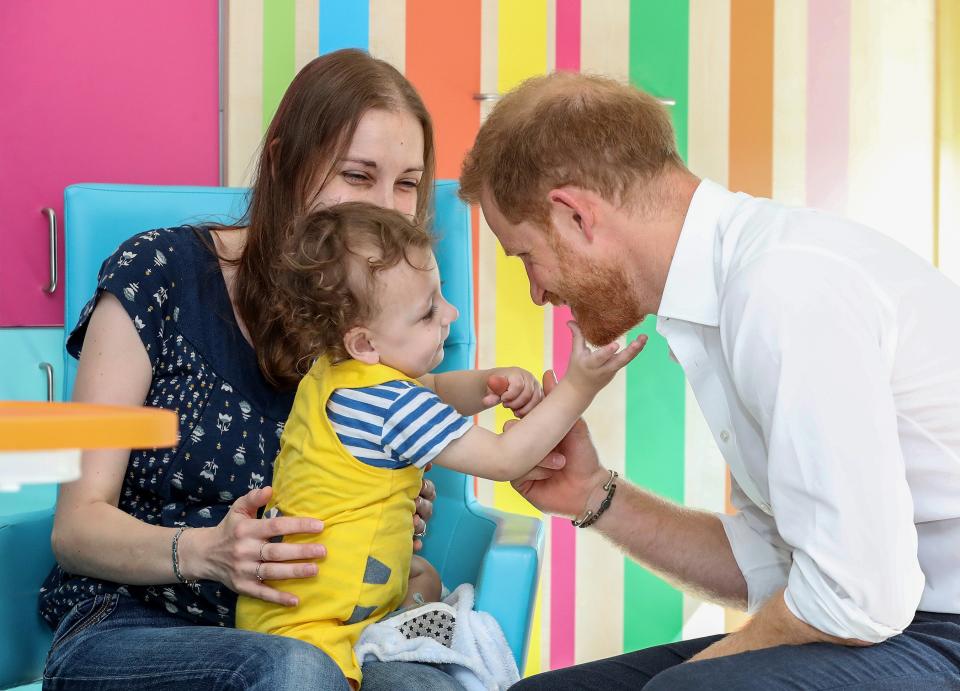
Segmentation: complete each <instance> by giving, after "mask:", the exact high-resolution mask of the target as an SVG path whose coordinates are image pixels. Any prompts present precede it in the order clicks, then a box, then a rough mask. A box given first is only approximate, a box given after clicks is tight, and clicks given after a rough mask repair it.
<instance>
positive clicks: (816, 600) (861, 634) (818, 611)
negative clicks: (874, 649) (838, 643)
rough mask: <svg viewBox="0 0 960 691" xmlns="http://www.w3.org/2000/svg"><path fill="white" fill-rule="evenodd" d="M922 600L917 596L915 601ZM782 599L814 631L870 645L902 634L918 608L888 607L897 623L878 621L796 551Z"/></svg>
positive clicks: (889, 612) (806, 557)
mask: <svg viewBox="0 0 960 691" xmlns="http://www.w3.org/2000/svg"><path fill="white" fill-rule="evenodd" d="M922 590H923V585H922V583H921V584H920V591H922ZM919 599H920V598H919V595H917V597H916V601H917V602H919ZM783 600H784V602H785V603H786V605H787V608H788V609H789V610H790V611H791V612H793V614H794V616H796V617H797V618H798V619H800V620H801V621H805V622H806V623H807V624H809V625H810V626H812V627H813V628H815V629H817V630H819V631H822V632H823V633H825V634H827V635H830V636H836V637H837V638H855V639H857V640H861V641H866V642H867V643H881V642H883V641H885V640H887V639H888V638H890V637H892V636H896V635H897V634H899V633H902V632H903V629H904V628H906V627H907V626H908V625H909V624H910V622H911V621H912V619H913V615H914V613H915V611H916V607H912V608H911V607H899V608H898V609H900V610H902V612H899V613H897V612H894V611H892V610H889V608H888V610H889V611H888V614H889V615H891V616H895V617H896V618H897V619H898V621H896V622H890V623H889V624H883V623H881V622H879V621H876V620H875V619H874V618H872V617H871V616H870V615H869V614H867V612H866V611H864V609H863V607H861V606H860V605H858V604H857V603H856V602H854V601H853V600H852V599H851V598H850V597H849V595H847V594H846V593H845V592H844V590H843V589H842V588H841V587H840V585H839V584H836V583H833V581H831V580H830V579H828V578H827V577H826V576H824V575H823V573H822V572H821V571H820V569H819V568H818V567H817V565H816V564H815V563H814V562H813V560H812V559H810V557H808V556H807V555H806V554H803V553H801V552H794V563H793V568H792V569H790V577H789V581H788V584H787V590H786V592H784V594H783ZM905 601H909V598H907V599H905ZM888 604H889V603H888Z"/></svg>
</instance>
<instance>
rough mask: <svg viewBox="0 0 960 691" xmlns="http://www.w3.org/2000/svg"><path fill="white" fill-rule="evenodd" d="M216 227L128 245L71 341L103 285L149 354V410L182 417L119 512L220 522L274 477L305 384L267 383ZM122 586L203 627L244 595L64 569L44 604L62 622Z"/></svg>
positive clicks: (125, 489) (127, 490)
mask: <svg viewBox="0 0 960 691" xmlns="http://www.w3.org/2000/svg"><path fill="white" fill-rule="evenodd" d="M210 242H211V239H210V233H209V230H208V229H206V228H193V227H189V226H183V227H180V228H167V229H162V230H151V231H149V232H146V233H142V234H140V235H137V236H135V237H133V238H131V239H129V240H127V241H126V242H124V243H123V244H122V245H121V246H120V247H119V248H118V249H117V251H116V252H115V253H114V254H113V255H112V256H111V257H109V258H108V259H107V260H106V261H105V262H104V263H103V266H102V267H101V269H100V277H99V284H98V287H97V293H96V295H94V297H93V298H92V299H91V300H90V302H89V303H87V305H86V307H84V309H83V312H82V313H81V315H80V321H79V323H78V324H77V326H76V328H75V329H74V330H73V332H72V333H71V334H70V337H69V338H68V340H67V350H68V351H69V353H70V354H71V355H72V356H74V357H79V356H80V350H81V348H82V346H83V339H84V335H85V334H86V329H87V324H88V323H89V319H90V315H91V313H92V312H93V308H94V307H95V306H96V303H97V300H98V299H99V297H100V295H101V294H102V293H104V292H109V293H112V294H113V295H115V296H116V297H117V298H118V299H119V300H120V304H122V305H123V306H124V308H125V309H126V310H127V313H128V314H129V315H130V319H131V320H132V321H133V324H134V326H135V327H136V329H137V332H138V333H139V335H140V338H141V339H142V341H143V346H144V348H145V349H146V351H147V355H148V357H149V358H150V364H151V366H152V368H153V378H152V381H151V384H150V391H149V393H148V394H147V398H146V402H145V403H146V405H150V406H155V407H158V408H167V409H169V410H173V411H175V412H176V413H177V415H178V417H179V426H180V428H179V438H180V443H179V444H178V445H177V446H176V448H173V449H149V450H142V451H134V452H132V453H131V454H130V462H129V464H128V465H127V472H126V476H125V477H124V480H123V486H122V489H121V492H120V502H119V507H120V509H121V510H123V511H125V512H127V513H128V514H130V515H132V516H133V517H135V518H138V519H140V520H141V521H144V522H146V523H151V524H154V525H162V526H167V527H176V526H183V525H186V526H193V527H205V526H214V525H217V524H218V523H219V522H220V520H221V519H222V518H223V517H224V516H225V515H226V513H227V510H228V509H229V507H230V504H231V503H233V501H234V499H236V498H238V497H240V496H242V495H243V494H246V493H247V492H249V491H250V490H251V489H255V488H258V487H261V486H263V485H266V484H269V483H270V478H271V476H272V472H273V461H274V459H275V458H276V456H277V452H278V451H279V448H280V435H281V433H282V432H283V425H284V421H285V420H286V419H287V416H288V415H289V413H290V408H291V406H292V404H293V396H294V391H292V390H291V391H277V390H275V389H273V388H272V387H271V386H270V385H269V384H268V383H267V382H266V380H264V378H263V375H262V374H261V373H260V369H259V367H258V365H257V359H256V355H255V354H254V351H253V349H252V348H251V347H250V345H249V343H247V341H246V340H245V339H244V337H243V335H242V334H241V332H240V328H239V326H238V325H237V322H236V319H235V318H234V316H233V309H232V307H231V304H230V298H229V296H228V295H227V289H226V285H225V284H224V281H223V274H222V273H221V271H220V267H219V264H218V262H217V260H216V258H215V257H214V256H213V254H212V252H211V251H210V250H209V249H208V245H209V244H210ZM111 592H120V593H123V594H126V595H130V596H132V597H136V598H139V599H141V600H142V601H144V602H146V603H149V604H153V605H155V606H157V607H161V608H165V609H166V610H167V611H168V612H170V613H171V614H173V615H177V616H180V617H183V618H185V619H187V620H189V621H191V622H193V623H198V624H214V625H220V626H233V621H234V609H235V604H236V594H235V593H233V592H232V591H231V590H229V589H228V588H227V587H226V586H224V585H222V584H220V583H215V582H211V581H201V582H200V583H199V584H198V585H197V586H196V587H192V588H191V587H188V586H185V585H181V584H171V585H165V586H133V585H124V584H121V583H111V582H108V581H103V580H98V579H95V578H87V577H82V576H74V575H72V574H69V573H67V572H65V571H64V570H63V569H61V568H60V567H59V565H58V566H55V567H54V569H53V571H52V572H51V573H50V576H49V577H48V578H47V580H46V582H45V583H44V586H43V588H42V589H41V592H40V611H41V614H42V615H43V617H44V619H46V621H47V622H48V623H49V624H50V625H51V626H53V627H56V625H57V624H58V622H59V621H60V619H61V618H62V617H63V616H64V615H65V614H66V613H67V612H68V611H69V610H70V609H71V608H72V607H73V606H74V605H75V604H77V603H78V602H81V601H83V600H86V599H88V598H91V597H94V596H96V595H98V594H103V593H111Z"/></svg>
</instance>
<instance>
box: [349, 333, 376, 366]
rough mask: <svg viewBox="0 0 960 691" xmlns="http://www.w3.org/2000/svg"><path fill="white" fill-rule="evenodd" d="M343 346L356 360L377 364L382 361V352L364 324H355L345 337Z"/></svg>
mask: <svg viewBox="0 0 960 691" xmlns="http://www.w3.org/2000/svg"><path fill="white" fill-rule="evenodd" d="M343 347H344V348H346V349H347V353H348V354H349V355H350V357H352V358H353V359H354V360H359V361H360V362H363V363H366V364H368V365H376V364H378V363H379V362H380V353H378V352H377V349H376V348H375V347H374V345H373V343H371V341H370V332H369V331H367V329H366V328H364V327H362V326H355V327H353V328H352V329H350V330H349V331H347V333H346V334H345V335H344V337H343Z"/></svg>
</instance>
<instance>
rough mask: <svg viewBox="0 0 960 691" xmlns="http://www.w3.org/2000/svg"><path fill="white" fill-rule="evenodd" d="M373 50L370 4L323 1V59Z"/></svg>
mask: <svg viewBox="0 0 960 691" xmlns="http://www.w3.org/2000/svg"><path fill="white" fill-rule="evenodd" d="M341 48H360V49H361V50H369V48H370V2H369V0H320V55H323V54H324V53H331V52H333V51H335V50H340V49H341Z"/></svg>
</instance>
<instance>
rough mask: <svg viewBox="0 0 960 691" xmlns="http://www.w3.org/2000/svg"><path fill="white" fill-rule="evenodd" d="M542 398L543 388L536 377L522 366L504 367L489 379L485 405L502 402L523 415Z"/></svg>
mask: <svg viewBox="0 0 960 691" xmlns="http://www.w3.org/2000/svg"><path fill="white" fill-rule="evenodd" d="M542 400H543V390H542V389H541V388H540V382H538V381H537V378H536V377H534V376H533V375H532V374H530V373H529V372H528V371H527V370H525V369H522V368H520V367H502V368H499V369H497V370H496V374H492V375H490V377H489V378H488V379H487V392H486V394H485V395H484V397H483V405H485V406H486V407H488V408H492V407H493V406H495V405H497V404H498V403H502V404H503V407H504V408H509V409H510V410H512V411H513V413H514V415H516V416H517V417H523V416H524V415H526V414H527V413H529V412H530V411H531V410H533V409H534V408H535V407H536V405H537V404H538V403H539V402H540V401H542Z"/></svg>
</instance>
